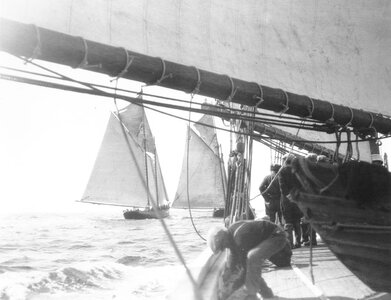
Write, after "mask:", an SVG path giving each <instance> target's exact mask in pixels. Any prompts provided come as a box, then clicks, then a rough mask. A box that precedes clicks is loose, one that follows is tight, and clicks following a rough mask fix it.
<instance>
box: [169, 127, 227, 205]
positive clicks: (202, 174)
mask: <svg viewBox="0 0 391 300" xmlns="http://www.w3.org/2000/svg"><path fill="white" fill-rule="evenodd" d="M198 128H200V127H198ZM205 128H208V127H204V130H206V129H205ZM202 131H203V130H202ZM208 131H210V132H211V133H208V134H204V137H209V139H208V138H207V139H206V140H204V139H203V138H201V137H200V136H199V135H198V134H197V133H196V132H195V131H194V130H193V129H191V128H189V131H188V132H189V137H188V138H190V140H189V147H188V144H187V143H186V149H185V155H184V158H183V163H182V171H181V175H180V179H179V183H178V188H177V192H176V195H175V199H174V202H173V205H172V206H173V207H175V208H189V205H188V197H187V183H188V184H189V185H188V188H189V200H190V207H191V208H221V207H224V197H225V190H224V189H225V182H224V180H226V177H225V176H224V175H225V174H224V169H223V166H222V164H221V160H220V157H219V154H218V151H217V153H216V152H215V151H216V149H215V147H214V146H212V147H211V145H217V141H216V138H215V137H216V133H215V130H214V129H213V128H209V130H208ZM213 132H214V133H213ZM213 136H214V138H213V139H211V138H210V137H213ZM207 141H209V142H212V143H211V144H210V143H209V144H208V143H207ZM187 154H189V169H187ZM187 174H188V176H189V182H187Z"/></svg>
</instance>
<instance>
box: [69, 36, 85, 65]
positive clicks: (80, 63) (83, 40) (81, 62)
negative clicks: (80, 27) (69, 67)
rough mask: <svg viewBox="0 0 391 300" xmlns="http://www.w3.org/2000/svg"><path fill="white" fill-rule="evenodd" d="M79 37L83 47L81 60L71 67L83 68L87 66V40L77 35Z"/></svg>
mask: <svg viewBox="0 0 391 300" xmlns="http://www.w3.org/2000/svg"><path fill="white" fill-rule="evenodd" d="M79 38H80V39H81V42H82V43H83V48H84V53H83V58H82V60H81V61H80V62H79V63H78V64H77V65H76V66H74V67H73V68H74V69H79V68H84V67H86V66H88V45H87V41H86V40H85V38H83V37H81V36H80V37H79Z"/></svg>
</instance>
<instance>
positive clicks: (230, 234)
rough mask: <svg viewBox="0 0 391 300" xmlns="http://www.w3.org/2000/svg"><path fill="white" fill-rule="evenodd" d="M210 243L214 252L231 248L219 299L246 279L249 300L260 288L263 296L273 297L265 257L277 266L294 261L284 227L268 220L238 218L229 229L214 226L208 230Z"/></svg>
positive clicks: (253, 297)
mask: <svg viewBox="0 0 391 300" xmlns="http://www.w3.org/2000/svg"><path fill="white" fill-rule="evenodd" d="M208 245H209V247H210V248H211V249H212V251H213V252H214V253H218V252H219V251H222V250H224V249H226V248H228V249H229V250H230V251H229V256H228V261H227V265H226V268H225V270H224V272H223V275H222V278H223V282H222V288H221V290H220V299H227V298H228V297H229V296H230V295H231V294H232V293H233V292H234V291H235V290H237V289H238V288H240V287H241V286H242V285H243V283H244V289H245V290H246V294H247V298H246V299H247V300H250V299H258V298H257V293H258V292H259V293H260V294H261V295H262V297H263V298H271V297H273V292H272V290H271V289H270V288H269V287H268V286H267V284H266V282H265V281H264V279H263V278H262V277H261V269H262V264H263V262H264V260H266V259H268V260H269V261H271V262H272V263H274V264H275V265H277V266H278V267H285V266H289V265H290V263H291V257H292V251H291V249H290V246H289V241H288V240H287V238H286V234H285V232H284V230H283V229H282V228H281V227H280V226H278V225H277V224H274V223H272V222H269V221H266V220H255V221H238V222H236V223H234V224H232V225H231V226H229V228H228V229H227V228H219V227H216V228H213V229H212V230H211V231H209V234H208ZM232 278H234V279H232Z"/></svg>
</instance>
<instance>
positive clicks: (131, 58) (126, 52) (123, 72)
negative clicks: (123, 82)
mask: <svg viewBox="0 0 391 300" xmlns="http://www.w3.org/2000/svg"><path fill="white" fill-rule="evenodd" d="M121 49H123V50H124V51H125V54H126V64H125V67H124V68H123V70H122V71H121V72H119V73H118V75H117V76H116V77H115V78H114V79H112V80H110V82H112V81H114V80H118V79H120V78H121V77H122V76H124V75H125V73H127V72H128V69H129V67H130V65H131V64H132V63H133V60H134V56H129V53H128V51H127V50H126V49H125V48H123V47H121Z"/></svg>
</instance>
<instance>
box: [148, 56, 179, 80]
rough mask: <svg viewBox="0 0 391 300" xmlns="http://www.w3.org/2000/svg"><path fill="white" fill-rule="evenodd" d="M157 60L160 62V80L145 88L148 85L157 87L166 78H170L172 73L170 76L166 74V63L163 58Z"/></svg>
mask: <svg viewBox="0 0 391 300" xmlns="http://www.w3.org/2000/svg"><path fill="white" fill-rule="evenodd" d="M157 58H158V59H160V61H161V62H162V75H161V76H160V78H159V79H158V80H156V81H155V82H151V83H147V84H146V85H145V86H150V85H159V84H161V83H162V81H163V80H164V79H167V78H172V76H173V75H172V73H170V74H166V62H165V60H164V59H163V58H161V57H157Z"/></svg>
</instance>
